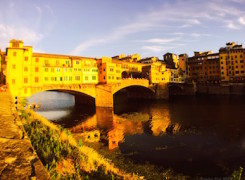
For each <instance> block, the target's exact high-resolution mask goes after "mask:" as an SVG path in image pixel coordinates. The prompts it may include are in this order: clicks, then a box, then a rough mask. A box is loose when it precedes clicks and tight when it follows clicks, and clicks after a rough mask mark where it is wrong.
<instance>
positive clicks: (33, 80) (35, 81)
mask: <svg viewBox="0 0 245 180" xmlns="http://www.w3.org/2000/svg"><path fill="white" fill-rule="evenodd" d="M6 61H7V84H8V85H9V88H10V92H11V94H12V95H13V96H18V95H21V94H24V95H25V96H28V95H30V94H31V87H32V86H35V87H45V86H51V85H56V86H57V85H60V86H64V85H75V84H97V83H98V68H97V63H96V59H95V58H87V57H77V56H66V55H55V54H44V53H33V52H32V47H31V46H23V42H22V41H18V40H11V41H10V43H9V47H8V48H7V52H6Z"/></svg>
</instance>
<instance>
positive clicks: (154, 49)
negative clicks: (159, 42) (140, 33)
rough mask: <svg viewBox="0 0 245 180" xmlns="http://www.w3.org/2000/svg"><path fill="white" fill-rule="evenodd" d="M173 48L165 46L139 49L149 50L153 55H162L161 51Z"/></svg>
mask: <svg viewBox="0 0 245 180" xmlns="http://www.w3.org/2000/svg"><path fill="white" fill-rule="evenodd" d="M172 48H174V47H166V46H143V47H142V48H141V49H143V50H149V51H152V52H154V53H162V52H163V51H166V50H168V49H172Z"/></svg>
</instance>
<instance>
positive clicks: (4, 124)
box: [0, 91, 50, 180]
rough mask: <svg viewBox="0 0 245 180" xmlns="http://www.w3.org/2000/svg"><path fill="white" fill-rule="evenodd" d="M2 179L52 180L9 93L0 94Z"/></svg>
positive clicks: (0, 169) (0, 170)
mask: <svg viewBox="0 0 245 180" xmlns="http://www.w3.org/2000/svg"><path fill="white" fill-rule="evenodd" d="M0 179H1V180H4V179H41V180H42V179H45V180H46V179H50V176H49V174H48V172H47V171H46V169H45V167H44V166H43V164H42V163H41V161H40V160H39V158H38V156H37V154H36V153H35V150H34V149H33V147H32V145H31V142H30V140H29V139H28V137H27V135H26V133H25V130H24V128H23V125H22V122H21V120H20V119H19V117H18V115H17V111H16V110H15V107H14V104H13V102H12V98H11V96H10V93H9V92H8V91H7V92H0Z"/></svg>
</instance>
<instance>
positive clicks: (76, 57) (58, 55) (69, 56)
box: [32, 53, 98, 60]
mask: <svg viewBox="0 0 245 180" xmlns="http://www.w3.org/2000/svg"><path fill="white" fill-rule="evenodd" d="M32 56H33V57H49V58H52V57H53V58H69V59H94V60H98V58H92V57H84V56H72V55H62V54H47V53H32Z"/></svg>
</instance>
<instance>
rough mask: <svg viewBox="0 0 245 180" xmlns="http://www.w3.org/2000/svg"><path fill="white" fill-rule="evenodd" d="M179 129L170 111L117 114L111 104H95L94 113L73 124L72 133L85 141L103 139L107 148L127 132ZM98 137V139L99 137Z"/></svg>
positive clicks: (116, 144) (113, 145)
mask: <svg viewBox="0 0 245 180" xmlns="http://www.w3.org/2000/svg"><path fill="white" fill-rule="evenodd" d="M179 129H180V125H179V124H178V123H175V124H174V123H172V122H171V119H170V114H169V111H168V110H167V109H166V111H164V112H162V111H161V110H160V109H155V110H154V111H152V112H151V114H150V115H149V114H148V113H129V114H122V115H116V114H114V112H113V110H112V108H101V107H97V108H96V114H94V115H93V116H92V117H90V118H88V119H87V120H85V121H83V122H81V123H79V124H78V125H76V126H74V127H72V128H71V129H70V130H71V132H72V133H74V134H75V137H79V138H82V139H83V140H84V141H85V142H98V141H99V140H101V141H104V142H106V144H108V148H109V149H110V150H112V149H116V148H118V146H119V144H120V143H123V142H124V137H125V136H126V135H134V134H143V133H150V134H152V135H154V136H159V135H161V134H166V133H172V134H175V133H176V132H178V130H179ZM98 138H100V139H98Z"/></svg>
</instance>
